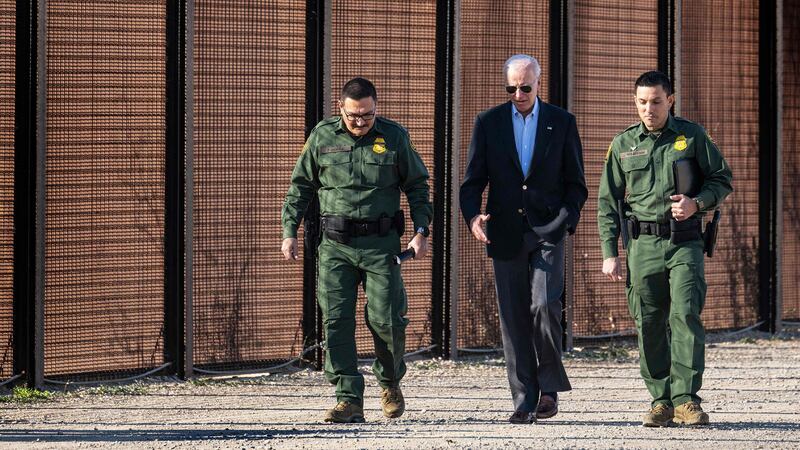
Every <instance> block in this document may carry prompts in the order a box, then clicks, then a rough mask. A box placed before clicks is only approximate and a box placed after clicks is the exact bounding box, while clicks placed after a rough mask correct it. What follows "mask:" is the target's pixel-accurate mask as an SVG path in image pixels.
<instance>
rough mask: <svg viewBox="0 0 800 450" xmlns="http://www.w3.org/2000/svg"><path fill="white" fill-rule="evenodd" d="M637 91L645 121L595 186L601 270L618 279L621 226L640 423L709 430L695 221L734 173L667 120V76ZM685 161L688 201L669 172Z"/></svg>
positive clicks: (616, 147)
mask: <svg viewBox="0 0 800 450" xmlns="http://www.w3.org/2000/svg"><path fill="white" fill-rule="evenodd" d="M635 87H636V94H635V102H636V107H637V110H638V113H639V117H640V118H641V120H642V121H641V123H639V124H636V125H633V126H631V127H629V128H628V129H626V130H625V131H623V132H622V133H620V134H619V135H617V136H616V137H615V138H614V140H613V141H612V142H611V145H610V146H609V149H608V154H607V156H606V161H605V166H604V169H603V172H602V175H601V180H600V191H599V196H598V218H597V222H598V227H599V230H600V240H601V245H602V251H603V273H604V274H605V275H606V276H607V277H608V278H610V279H611V280H614V281H618V280H621V279H622V276H621V270H620V264H619V259H618V257H617V256H618V255H617V237H618V236H619V235H620V234H621V231H622V230H621V229H620V226H623V227H627V231H628V233H627V234H628V238H629V241H628V242H627V243H626V244H627V267H628V275H627V283H626V285H627V296H628V306H629V309H630V312H631V315H632V316H633V318H634V320H635V321H636V327H637V331H638V335H639V353H640V360H639V361H640V369H641V374H642V377H643V378H644V382H645V385H646V386H647V389H648V390H649V391H650V394H651V396H652V397H653V401H652V405H651V410H650V412H649V413H648V414H647V415H645V417H644V420H643V424H644V425H645V426H668V425H669V424H670V422H672V421H674V422H676V423H681V424H688V425H702V424H707V423H708V415H707V414H706V413H705V412H703V410H702V408H701V407H700V401H701V399H700V397H699V396H698V395H697V392H698V391H699V390H700V386H701V384H702V377H703V369H704V366H705V331H704V329H703V324H702V322H701V320H700V313H701V311H702V309H703V304H704V302H705V294H706V282H705V276H704V271H703V250H704V241H703V238H702V234H701V231H702V230H701V229H702V217H703V215H704V214H705V213H707V212H709V211H713V210H714V209H715V208H717V207H718V206H719V205H720V204H721V203H722V201H723V200H724V199H725V197H726V196H727V195H728V194H730V193H731V192H732V190H733V189H732V187H731V171H730V168H729V167H728V165H727V163H726V162H725V159H724V158H723V156H722V154H721V153H720V151H719V150H718V149H717V146H716V145H715V144H714V142H713V141H712V140H711V138H710V137H709V136H708V134H706V132H705V130H704V129H703V128H702V127H700V126H699V125H697V124H695V123H692V122H690V121H688V120H685V119H682V118H679V117H672V116H671V115H670V113H669V110H670V108H671V107H672V104H673V102H674V96H673V95H672V84H671V83H670V80H669V78H668V77H667V76H666V75H664V74H663V73H661V72H656V71H653V72H646V73H644V74H642V75H641V76H640V77H639V78H638V79H637V80H636V83H635ZM684 158H693V159H695V160H696V162H697V166H699V168H700V171H701V172H702V178H703V180H702V184H701V186H702V187H701V188H700V190H699V193H697V194H696V195H695V196H694V197H690V196H687V195H676V190H675V189H676V188H675V179H674V178H675V177H674V176H673V167H672V165H673V162H674V161H676V160H679V159H684ZM626 191H627V195H626ZM623 197H624V203H623V202H620V200H622V199H623ZM620 204H622V205H623V211H622V215H624V216H625V217H626V219H625V220H624V222H625V223H623V224H620V222H621V221H620V219H619V217H620V211H619V205H620ZM622 234H623V236H624V235H625V233H624V232H623V233H622ZM667 325H669V331H668V329H667Z"/></svg>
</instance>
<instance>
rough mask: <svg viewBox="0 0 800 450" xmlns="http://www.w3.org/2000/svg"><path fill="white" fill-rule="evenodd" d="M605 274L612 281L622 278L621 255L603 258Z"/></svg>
mask: <svg viewBox="0 0 800 450" xmlns="http://www.w3.org/2000/svg"><path fill="white" fill-rule="evenodd" d="M603 274H604V275H605V276H607V277H608V279H609V280H611V281H620V280H622V269H620V264H619V257H616V256H612V257H611V258H606V259H604V260H603Z"/></svg>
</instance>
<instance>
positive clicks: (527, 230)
mask: <svg viewBox="0 0 800 450" xmlns="http://www.w3.org/2000/svg"><path fill="white" fill-rule="evenodd" d="M504 73H505V78H506V80H505V81H506V87H505V89H506V92H508V98H509V101H507V102H506V103H503V104H502V105H499V106H495V107H494V108H492V109H489V110H487V111H483V112H481V113H480V114H478V117H477V118H476V119H475V127H474V129H473V133H472V142H471V143H470V147H469V159H468V161H467V169H466V173H465V175H464V182H463V183H462V184H461V191H460V202H461V212H462V214H463V215H464V219H466V221H467V224H468V225H469V228H470V230H471V231H472V234H473V236H475V238H476V239H477V240H478V241H480V242H483V243H484V244H486V249H487V253H488V255H489V256H490V257H491V258H492V264H493V266H494V275H495V285H496V288H497V299H498V305H499V311H500V327H501V331H502V334H503V351H504V353H505V358H506V365H507V371H508V381H509V384H510V385H511V395H512V399H513V402H514V409H515V411H514V414H512V416H511V417H510V418H509V421H510V422H511V423H533V422H534V421H535V420H536V418H539V419H544V418H548V417H552V416H554V415H555V414H556V413H557V412H558V392H563V391H568V390H570V389H571V386H570V383H569V379H568V378H567V373H566V371H565V370H564V365H563V364H562V362H561V339H562V328H561V309H562V307H561V295H562V293H563V290H564V240H565V237H566V235H567V233H569V234H572V233H574V232H575V228H576V227H577V225H578V219H579V218H580V211H581V208H582V207H583V204H584V202H585V201H586V197H587V194H588V192H587V190H586V180H585V179H584V174H583V154H582V148H581V141H580V137H579V136H578V129H577V126H576V124H575V116H573V115H572V114H570V113H568V112H566V111H564V110H563V109H560V108H558V107H555V106H552V105H548V104H547V103H544V102H542V101H541V100H540V99H539V98H538V97H537V93H538V90H539V80H540V75H541V68H540V66H539V62H538V61H536V59H535V58H533V57H530V56H527V55H514V56H512V57H511V58H509V59H508V60H507V61H506V63H505V67H504ZM487 184H488V185H489V198H488V201H487V203H486V213H485V214H483V213H481V198H482V194H483V190H484V188H485V187H486V185H487ZM484 226H485V229H484ZM540 392H541V393H542V395H541V398H539V393H540Z"/></svg>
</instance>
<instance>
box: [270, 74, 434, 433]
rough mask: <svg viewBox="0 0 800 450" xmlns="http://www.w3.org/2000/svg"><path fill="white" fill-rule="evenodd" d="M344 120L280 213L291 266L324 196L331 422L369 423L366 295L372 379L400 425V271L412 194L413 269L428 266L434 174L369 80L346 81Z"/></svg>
mask: <svg viewBox="0 0 800 450" xmlns="http://www.w3.org/2000/svg"><path fill="white" fill-rule="evenodd" d="M339 108H340V110H341V116H340V117H334V118H329V119H326V120H323V121H322V122H320V123H319V124H318V125H317V126H316V127H315V128H314V130H313V131H312V132H311V135H310V136H309V137H308V140H307V141H306V144H305V147H304V148H303V152H302V154H301V155H300V157H299V159H298V161H297V165H296V166H295V168H294V172H293V173H292V182H291V186H290V187H289V191H288V192H287V194H286V200H285V202H284V205H283V211H282V225H283V238H284V240H283V245H282V247H281V250H282V252H283V254H284V257H285V258H286V259H297V256H298V254H297V227H298V225H299V223H300V220H301V219H302V217H303V215H304V214H305V211H306V208H307V206H308V204H309V202H310V200H311V199H312V197H313V195H314V193H315V192H316V193H317V194H318V195H319V202H320V214H321V216H322V218H321V225H322V241H321V243H320V245H319V249H318V252H319V254H318V256H319V258H318V260H319V281H318V287H317V301H318V302H319V305H320V308H321V309H322V316H323V323H324V334H325V343H326V350H325V376H326V378H327V379H328V381H330V382H331V384H334V385H335V386H336V397H337V405H336V407H334V408H333V409H331V410H329V411H328V412H327V415H326V417H325V421H328V422H363V421H364V415H363V396H364V377H363V375H361V374H360V373H359V372H358V361H357V353H356V342H355V327H356V321H355V313H356V294H357V290H358V286H359V284H361V285H363V286H364V289H365V291H366V294H367V305H366V311H365V316H366V322H367V327H368V328H369V330H370V332H371V333H372V337H373V341H374V344H375V355H376V360H375V364H374V365H373V372H374V373H375V376H376V377H377V378H378V383H379V384H380V386H381V387H382V399H381V404H382V408H383V413H384V415H385V416H386V417H390V418H392V417H400V415H402V414H403V411H404V410H405V401H404V399H403V394H402V392H401V391H400V386H399V384H400V380H401V379H402V378H403V375H404V374H405V372H406V366H405V362H404V361H403V354H404V353H405V342H406V341H405V328H406V325H407V324H408V319H407V318H406V317H405V316H406V311H407V307H408V304H407V299H406V292H405V288H404V287H403V280H402V278H401V277H400V266H399V265H395V264H393V263H392V258H393V257H394V255H396V254H398V253H399V252H400V236H401V235H402V234H403V227H404V223H405V221H404V220H405V219H404V218H403V213H402V211H401V210H400V192H401V191H402V192H405V194H406V196H407V198H408V203H409V206H410V209H411V218H412V220H413V223H414V228H415V231H416V232H415V233H414V236H413V239H411V241H410V242H409V244H408V248H413V249H414V251H415V254H416V256H415V257H414V258H415V259H421V258H423V257H424V256H425V253H426V252H427V248H428V241H427V238H428V235H429V231H428V225H429V224H430V222H431V218H432V215H433V208H432V206H431V203H430V201H429V199H428V196H429V187H428V178H429V175H428V171H427V169H426V168H425V165H424V164H423V162H422V159H421V158H420V156H419V154H418V153H417V152H416V150H415V148H414V145H413V144H412V143H411V139H410V137H409V135H408V132H407V131H406V130H405V129H404V128H403V127H402V126H400V125H399V124H397V123H395V122H392V121H391V120H388V119H384V118H383V117H377V115H376V112H377V109H376V108H377V93H376V91H375V87H374V86H373V84H372V83H371V82H370V81H369V80H366V79H364V78H354V79H352V80H350V81H348V82H347V83H346V84H345V85H344V88H343V89H342V94H341V97H340V100H339Z"/></svg>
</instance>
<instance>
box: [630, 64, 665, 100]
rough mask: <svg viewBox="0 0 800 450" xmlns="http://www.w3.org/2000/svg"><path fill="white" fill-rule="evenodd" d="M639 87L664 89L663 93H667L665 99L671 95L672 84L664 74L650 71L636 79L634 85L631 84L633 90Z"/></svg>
mask: <svg viewBox="0 0 800 450" xmlns="http://www.w3.org/2000/svg"><path fill="white" fill-rule="evenodd" d="M639 86H646V87H654V86H661V87H663V88H664V92H666V93H667V97H669V96H670V95H672V82H671V81H670V80H669V77H668V76H667V75H666V74H664V72H659V71H658V70H651V71H650V72H645V73H643V74H641V75H639V78H637V79H636V83H634V84H633V89H634V90H636V88H638V87H639Z"/></svg>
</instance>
